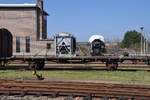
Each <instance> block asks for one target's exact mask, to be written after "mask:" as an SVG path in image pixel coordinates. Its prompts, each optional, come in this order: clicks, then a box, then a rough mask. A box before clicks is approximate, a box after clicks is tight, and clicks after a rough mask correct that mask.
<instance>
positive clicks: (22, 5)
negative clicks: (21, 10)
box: [0, 3, 37, 7]
mask: <svg viewBox="0 0 150 100" xmlns="http://www.w3.org/2000/svg"><path fill="white" fill-rule="evenodd" d="M0 7H37V5H36V4H27V3H25V4H0Z"/></svg>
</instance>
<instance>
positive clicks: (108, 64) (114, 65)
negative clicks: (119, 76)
mask: <svg viewBox="0 0 150 100" xmlns="http://www.w3.org/2000/svg"><path fill="white" fill-rule="evenodd" d="M106 67H107V70H108V71H115V70H117V68H118V63H117V62H106Z"/></svg>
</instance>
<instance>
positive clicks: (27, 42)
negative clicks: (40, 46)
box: [26, 36, 30, 53]
mask: <svg viewBox="0 0 150 100" xmlns="http://www.w3.org/2000/svg"><path fill="white" fill-rule="evenodd" d="M26 52H27V53H29V52H30V37H29V36H26Z"/></svg>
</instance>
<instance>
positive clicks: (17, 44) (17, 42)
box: [16, 37, 20, 53]
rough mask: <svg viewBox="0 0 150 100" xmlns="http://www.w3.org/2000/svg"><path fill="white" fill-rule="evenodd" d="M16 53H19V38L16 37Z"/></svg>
mask: <svg viewBox="0 0 150 100" xmlns="http://www.w3.org/2000/svg"><path fill="white" fill-rule="evenodd" d="M16 52H17V53H19V52H20V37H16Z"/></svg>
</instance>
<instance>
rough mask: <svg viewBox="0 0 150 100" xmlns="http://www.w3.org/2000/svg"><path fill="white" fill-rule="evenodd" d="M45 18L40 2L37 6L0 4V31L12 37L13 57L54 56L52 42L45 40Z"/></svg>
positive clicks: (40, 1)
mask: <svg viewBox="0 0 150 100" xmlns="http://www.w3.org/2000/svg"><path fill="white" fill-rule="evenodd" d="M47 16H48V13H47V12H45V11H44V10H43V1H42V0H38V2H37V4H0V30H3V29H5V30H8V31H9V32H10V34H11V35H12V40H13V41H12V52H13V55H14V56H15V55H33V56H36V55H54V41H53V40H50V39H47ZM2 36H3V35H1V39H4V37H2ZM1 41H3V40H1ZM0 47H1V46H0ZM1 48H4V47H1Z"/></svg>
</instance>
